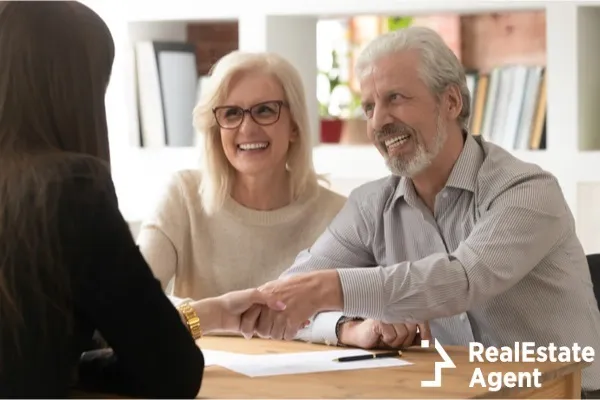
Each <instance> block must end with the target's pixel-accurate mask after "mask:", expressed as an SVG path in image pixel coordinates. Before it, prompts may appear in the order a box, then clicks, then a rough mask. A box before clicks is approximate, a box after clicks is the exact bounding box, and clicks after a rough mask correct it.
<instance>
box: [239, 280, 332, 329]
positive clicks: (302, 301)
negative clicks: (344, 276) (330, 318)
mask: <svg viewBox="0 0 600 400" xmlns="http://www.w3.org/2000/svg"><path fill="white" fill-rule="evenodd" d="M259 290H260V291H262V292H264V293H268V294H272V295H274V296H276V297H277V299H279V300H281V301H282V302H283V303H284V304H285V305H286V309H285V310H284V311H276V312H273V311H272V310H269V309H267V308H266V307H260V308H259V307H252V308H251V309H249V310H248V311H247V312H246V313H245V314H244V315H243V316H242V321H241V324H240V330H241V332H242V333H243V334H244V336H250V335H252V334H253V333H254V332H256V333H257V334H258V336H260V337H263V338H271V339H276V340H281V339H284V340H292V339H294V337H296V334H297V333H298V330H299V329H301V328H303V327H304V326H306V321H307V320H309V319H310V318H311V317H312V316H313V315H315V314H317V313H319V312H322V311H341V310H342V308H343V297H342V287H341V283H340V279H339V276H338V273H337V271H336V270H334V269H332V270H324V271H316V272H310V273H306V274H300V275H295V276H293V277H290V278H286V279H279V280H276V281H271V282H268V283H266V284H264V285H263V286H261V287H260V288H259Z"/></svg>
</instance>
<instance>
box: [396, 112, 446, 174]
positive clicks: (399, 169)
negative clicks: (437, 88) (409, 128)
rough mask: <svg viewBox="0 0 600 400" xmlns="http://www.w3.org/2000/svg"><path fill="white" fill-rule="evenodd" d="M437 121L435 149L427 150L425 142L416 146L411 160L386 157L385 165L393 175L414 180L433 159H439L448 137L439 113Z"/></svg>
mask: <svg viewBox="0 0 600 400" xmlns="http://www.w3.org/2000/svg"><path fill="white" fill-rule="evenodd" d="M436 119H437V121H436V134H435V138H434V139H435V140H434V142H433V148H431V149H427V148H426V147H425V145H424V144H423V142H419V143H417V144H416V149H415V154H414V155H413V156H412V157H410V158H407V157H402V156H395V157H389V156H388V157H386V159H385V163H386V165H387V167H388V169H389V170H390V171H391V172H392V174H394V175H398V176H404V177H407V178H412V177H413V176H415V175H417V174H418V173H420V172H421V171H423V170H424V169H425V168H427V167H428V166H429V165H431V162H432V161H433V159H434V158H435V157H437V155H438V154H439V152H440V150H442V147H444V143H446V138H447V137H448V132H447V131H446V125H445V124H444V123H443V121H442V119H441V118H440V113H439V112H438V114H437V118H436ZM413 140H415V143H416V139H415V138H413Z"/></svg>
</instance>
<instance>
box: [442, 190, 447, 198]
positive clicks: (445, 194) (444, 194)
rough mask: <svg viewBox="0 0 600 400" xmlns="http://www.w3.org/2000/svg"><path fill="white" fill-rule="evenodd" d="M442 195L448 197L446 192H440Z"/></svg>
mask: <svg viewBox="0 0 600 400" xmlns="http://www.w3.org/2000/svg"><path fill="white" fill-rule="evenodd" d="M442 197H443V198H444V199H445V198H446V197H448V193H447V192H445V191H444V192H442Z"/></svg>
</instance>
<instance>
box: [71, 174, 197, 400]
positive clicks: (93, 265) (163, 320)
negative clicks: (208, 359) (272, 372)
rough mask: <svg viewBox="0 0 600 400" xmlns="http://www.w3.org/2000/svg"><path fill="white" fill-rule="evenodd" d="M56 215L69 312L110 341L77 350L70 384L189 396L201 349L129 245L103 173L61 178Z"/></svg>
mask: <svg viewBox="0 0 600 400" xmlns="http://www.w3.org/2000/svg"><path fill="white" fill-rule="evenodd" d="M107 175H108V173H107ZM59 217H60V221H61V242H62V243H64V244H65V245H64V246H65V250H66V251H65V252H64V253H65V254H64V256H65V258H66V260H65V262H66V263H67V264H68V265H69V266H70V267H71V269H72V271H71V275H72V287H73V300H74V304H75V305H76V313H77V315H79V316H80V317H81V318H84V319H86V320H87V322H88V323H89V324H90V325H92V326H93V327H94V328H96V329H97V330H98V331H99V332H100V333H101V334H102V336H103V337H104V339H106V342H107V343H108V345H109V346H110V348H108V349H102V350H95V351H91V352H87V353H84V354H83V355H82V356H81V360H80V365H79V370H78V389H82V390H85V391H93V392H104V393H119V394H124V395H129V396H139V397H150V398H159V397H170V398H179V397H184V398H191V397H195V396H196V395H197V393H198V391H199V389H200V385H201V381H202V375H203V368H204V359H203V357H202V353H201V352H200V350H199V348H198V347H197V346H196V344H195V342H194V341H193V339H192V337H191V335H190V334H189V332H188V331H187V329H186V328H185V326H184V324H183V323H182V322H181V319H180V316H179V314H178V312H177V311H176V310H175V308H174V307H173V305H172V304H171V302H170V301H169V300H168V299H167V297H166V296H165V294H164V293H163V291H162V290H161V286H160V283H159V282H158V281H157V280H156V279H155V278H154V276H153V274H152V272H151V271H150V269H149V268H148V265H147V264H146V262H145V260H144V258H143V256H142V254H141V253H140V251H139V250H138V248H137V246H136V245H135V242H134V240H133V237H132V235H131V232H130V231H129V227H128V225H127V223H126V221H125V220H124V219H123V217H122V215H121V213H120V212H119V209H118V205H117V198H116V194H115V191H114V187H113V185H112V181H111V180H110V177H107V178H106V179H104V182H101V183H98V181H97V180H92V179H91V178H77V179H72V180H70V181H69V182H67V184H65V185H63V190H62V195H61V202H60V206H59Z"/></svg>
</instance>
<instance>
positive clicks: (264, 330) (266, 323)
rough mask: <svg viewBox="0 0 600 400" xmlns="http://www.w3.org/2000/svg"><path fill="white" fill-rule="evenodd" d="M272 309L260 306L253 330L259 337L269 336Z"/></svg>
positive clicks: (271, 323)
mask: <svg viewBox="0 0 600 400" xmlns="http://www.w3.org/2000/svg"><path fill="white" fill-rule="evenodd" d="M273 313H274V311H271V310H270V309H268V308H265V307H261V310H260V316H259V317H258V322H257V323H256V326H255V328H254V329H255V332H256V333H257V334H258V336H260V337H261V338H264V339H267V338H269V337H271V326H272V325H273V317H274V315H273Z"/></svg>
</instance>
